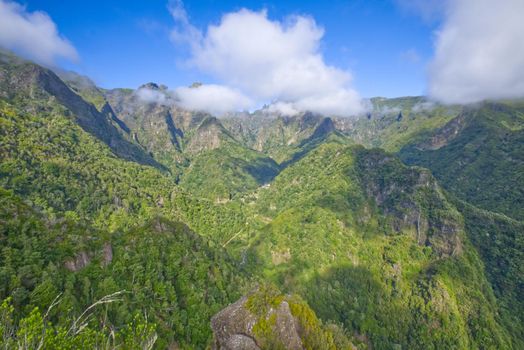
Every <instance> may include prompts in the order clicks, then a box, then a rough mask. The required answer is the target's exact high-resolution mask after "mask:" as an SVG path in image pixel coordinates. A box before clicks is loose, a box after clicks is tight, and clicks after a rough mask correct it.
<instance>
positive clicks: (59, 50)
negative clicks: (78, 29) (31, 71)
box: [0, 0, 78, 65]
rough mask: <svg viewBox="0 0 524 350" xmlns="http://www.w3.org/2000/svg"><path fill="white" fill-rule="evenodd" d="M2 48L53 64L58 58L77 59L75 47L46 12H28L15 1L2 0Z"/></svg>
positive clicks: (0, 11) (0, 14)
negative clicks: (59, 31) (62, 34)
mask: <svg viewBox="0 0 524 350" xmlns="http://www.w3.org/2000/svg"><path fill="white" fill-rule="evenodd" d="M0 46H3V47H5V48H7V49H10V50H13V51H15V52H17V53H19V54H21V55H23V56H26V57H27V58H30V59H33V60H35V61H37V62H40V63H43V64H48V65H51V64H53V63H54V62H55V60H56V58H57V57H64V58H67V59H70V60H73V61H74V60H77V59H78V54H77V52H76V50H75V48H74V47H73V46H72V45H71V44H70V43H69V42H68V41H67V40H66V39H64V38H63V37H61V36H60V34H59V33H58V31H57V28H56V25H55V23H54V22H53V20H52V19H51V18H50V17H49V16H48V15H47V14H46V13H44V12H40V11H36V12H27V10H26V9H25V7H23V6H21V5H19V4H18V3H16V2H11V1H6V0H0Z"/></svg>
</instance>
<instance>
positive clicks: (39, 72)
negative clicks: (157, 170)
mask: <svg viewBox="0 0 524 350" xmlns="http://www.w3.org/2000/svg"><path fill="white" fill-rule="evenodd" d="M0 96H1V97H2V99H5V100H8V101H10V102H11V103H13V104H15V105H16V106H17V107H18V108H19V109H22V110H24V111H27V112H30V113H38V114H40V113H42V114H47V113H54V112H57V113H60V114H62V115H65V116H67V117H69V118H70V119H72V120H74V121H75V122H76V123H77V124H78V125H80V126H81V127H82V128H83V129H84V130H85V131H87V132H88V133H90V134H92V135H94V136H95V137H97V138H98V139H99V140H101V141H103V142H104V143H106V144H107V145H109V146H110V147H111V149H112V150H113V152H115V154H117V155H118V156H120V157H122V158H125V159H130V160H134V161H137V162H140V163H142V164H148V165H155V166H160V165H159V164H158V163H157V162H155V160H154V159H152V158H151V157H150V156H149V155H148V154H146V153H145V152H144V150H143V149H142V148H140V147H138V146H137V145H136V144H134V143H132V142H130V141H128V140H127V138H126V135H125V131H123V130H122V129H120V127H119V126H118V123H116V122H114V121H113V120H112V119H110V118H109V117H108V115H105V114H102V113H101V112H99V111H98V110H97V109H96V107H95V106H93V105H92V104H90V103H88V102H86V101H84V100H83V99H82V98H81V97H80V96H79V95H77V94H76V93H74V92H73V91H72V90H71V89H70V88H69V87H68V86H67V85H66V84H65V83H64V82H63V81H62V80H60V78H58V76H56V74H55V73H53V72H52V71H50V70H49V69H46V68H43V67H41V66H38V65H36V64H34V63H31V62H27V61H23V60H21V59H19V58H17V57H13V56H10V55H6V54H3V53H0Z"/></svg>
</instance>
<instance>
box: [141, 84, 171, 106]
mask: <svg viewBox="0 0 524 350" xmlns="http://www.w3.org/2000/svg"><path fill="white" fill-rule="evenodd" d="M135 94H136V96H137V97H138V99H139V100H140V101H142V102H145V103H156V104H159V105H170V104H171V103H172V101H170V98H169V96H168V95H167V94H166V92H164V91H160V90H155V89H150V88H147V87H141V88H139V89H138V90H136V92H135Z"/></svg>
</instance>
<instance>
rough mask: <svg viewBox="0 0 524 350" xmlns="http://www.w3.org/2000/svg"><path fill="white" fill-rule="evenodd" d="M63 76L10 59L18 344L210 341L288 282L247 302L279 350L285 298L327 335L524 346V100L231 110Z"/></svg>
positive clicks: (5, 285) (1, 65)
mask: <svg viewBox="0 0 524 350" xmlns="http://www.w3.org/2000/svg"><path fill="white" fill-rule="evenodd" d="M2 57H4V56H2ZM62 77H63V79H64V80H65V82H64V81H62V80H61V79H60V78H59V77H58V76H57V75H55V74H53V73H52V72H50V71H48V70H46V69H44V68H41V67H39V66H37V65H34V64H31V63H28V62H24V61H20V60H18V59H15V58H13V57H10V58H9V57H8V58H4V59H2V60H1V62H0V204H1V205H0V300H4V302H3V303H2V304H1V306H0V317H1V319H2V320H8V321H6V322H4V323H3V324H1V325H0V328H1V327H4V324H9V327H8V328H5V327H4V328H2V332H0V337H2V338H0V343H2V345H6V344H7V345H8V347H9V346H11V347H16V346H17V345H18V344H17V342H19V341H21V339H26V338H27V336H26V335H27V334H32V336H31V339H33V340H34V344H36V340H35V339H40V338H39V336H37V335H36V334H43V333H42V329H43V328H42V327H44V325H45V326H46V327H48V328H47V329H49V337H46V339H47V340H46V341H47V342H48V343H45V345H46V347H48V348H57V347H59V346H61V347H62V348H70V349H73V348H82V347H83V348H94V347H96V346H99V344H102V343H106V342H108V341H109V342H112V343H111V344H112V346H113V347H120V348H143V347H144V346H145V342H149V341H152V339H153V338H154V337H155V335H156V336H157V337H158V339H157V340H156V341H155V346H156V348H159V349H160V348H168V347H171V348H182V349H185V348H187V349H190V348H206V347H207V346H211V344H212V342H213V336H212V332H213V331H214V332H215V337H216V335H217V333H220V329H219V328H220V327H219V328H217V329H213V331H212V329H211V323H212V322H211V320H212V319H215V320H216V319H217V318H216V317H215V318H213V315H221V314H222V315H224V312H225V311H224V312H219V311H220V310H226V311H227V310H231V308H230V307H227V306H228V304H230V303H231V302H234V301H235V300H238V298H240V297H241V295H245V294H246V293H247V292H248V291H250V290H253V287H254V286H256V285H258V286H268V285H270V284H271V283H274V284H276V285H277V287H278V288H280V289H281V290H282V291H283V292H284V293H286V294H281V293H280V292H278V291H275V290H273V289H272V288H269V289H268V290H265V291H264V288H265V287H262V289H263V292H262V293H260V292H259V293H255V294H253V292H249V293H248V296H247V297H245V298H241V299H240V300H243V301H245V303H244V304H245V305H247V306H246V307H247V308H248V309H249V310H250V311H249V312H250V313H251V314H252V315H255V316H256V322H255V324H256V325H257V326H256V329H255V328H253V329H255V331H254V333H253V334H251V333H249V332H251V331H252V329H251V330H250V331H249V332H248V333H249V334H251V335H252V336H253V337H254V339H259V340H260V342H261V343H263V344H266V345H267V346H266V348H271V346H270V345H268V344H280V343H281V340H282V338H281V337H280V335H281V334H280V333H278V327H277V326H278V325H279V324H283V323H282V319H280V320H276V321H277V322H273V321H275V320H274V318H275V317H276V316H274V315H275V314H279V315H281V316H282V317H284V316H285V317H287V319H291V318H293V319H294V320H295V321H293V322H294V324H295V325H298V326H296V327H298V328H297V334H298V335H299V338H300V339H301V340H300V341H301V342H303V345H304V344H305V347H307V344H309V345H311V346H310V348H319V347H320V346H321V345H320V344H322V346H324V345H328V346H326V348H350V347H351V346H352V345H351V343H353V344H356V345H357V346H358V348H359V349H398V348H405V349H448V348H456V349H520V348H523V347H524V327H523V326H522V325H523V324H524V322H523V320H522V314H524V309H523V305H522V301H521V299H522V298H521V297H520V296H521V295H522V293H523V292H524V290H523V289H522V288H523V286H524V283H523V279H524V277H523V276H524V274H523V271H522V266H524V259H523V256H522V251H523V247H522V244H523V242H522V234H523V233H524V228H523V226H522V222H521V221H519V220H520V219H521V218H520V216H519V213H520V211H521V209H522V206H521V198H522V193H521V189H522V187H523V186H520V185H521V180H522V176H521V173H523V171H522V169H521V168H522V166H521V165H522V159H521V158H522V152H521V145H522V144H523V142H522V141H523V140H522V139H521V138H522V137H521V136H522V135H521V134H522V132H521V131H522V118H523V112H522V111H523V110H522V105H521V104H519V102H503V103H490V104H486V105H483V106H480V107H475V108H471V107H467V108H466V107H461V106H454V107H444V106H440V105H429V104H428V103H429V102H428V101H426V100H425V99H423V98H401V99H392V100H387V99H374V100H373V101H372V103H373V105H374V107H373V108H374V110H373V112H372V113H371V114H370V116H369V118H368V117H367V116H364V117H363V118H360V119H353V120H351V119H336V118H326V117H323V116H319V115H316V114H311V113H304V114H301V115H298V116H295V117H283V116H278V117H276V116H267V115H266V116H262V115H259V114H261V113H262V112H257V113H258V114H257V113H254V114H251V115H248V116H228V117H227V118H225V119H217V118H214V117H211V116H209V115H206V114H204V113H195V112H189V111H184V110H182V109H180V108H179V107H177V106H176V104H171V103H154V102H151V101H150V102H144V101H142V100H140V99H139V97H138V92H137V91H134V90H128V89H115V90H103V89H99V88H97V87H96V86H95V85H94V84H92V83H89V82H88V81H85V80H84V79H83V78H81V77H78V76H76V75H74V74H73V75H71V74H69V75H67V76H64V75H62ZM147 88H150V89H158V90H159V91H164V90H165V88H164V87H161V86H160V87H159V86H156V87H155V86H153V85H151V84H148V85H147ZM259 117H260V118H265V119H256V118H259ZM348 135H349V137H348ZM356 143H361V144H364V145H365V146H380V147H382V148H384V149H387V150H389V151H394V152H397V151H399V152H398V155H399V156H400V157H401V158H402V159H403V160H404V161H405V162H407V163H409V164H416V165H422V166H426V167H428V168H430V170H427V169H425V168H421V167H418V166H407V165H405V164H404V163H402V161H401V160H400V159H399V158H397V156H396V155H394V154H392V153H386V152H384V151H382V150H379V149H366V148H365V147H364V146H362V145H357V144H356ZM166 169H167V170H169V171H166ZM430 171H431V172H430ZM433 174H434V175H435V177H434V176H433ZM441 183H442V185H443V186H442V187H441V185H440V184H441ZM479 189H480V190H479ZM480 208H482V209H480ZM486 209H487V210H492V211H497V212H500V213H503V214H495V213H493V212H490V211H487V210H486ZM504 214H507V215H508V216H512V217H513V218H510V217H508V216H505V215H504ZM268 283H269V284H268ZM119 291H125V292H122V293H121V294H120V293H119ZM112 293H117V294H114V295H115V296H116V299H117V300H114V301H112V302H110V303H109V302H108V303H107V304H101V305H98V306H97V307H94V308H92V309H90V311H89V315H90V316H89V320H88V322H87V323H86V328H85V332H78V333H76V332H75V333H74V334H72V333H71V332H68V330H67V329H69V327H70V325H71V322H74V319H75V318H76V317H78V316H79V315H80V314H81V313H82V312H83V310H85V309H86V308H87V307H88V306H89V305H91V304H92V303H94V302H96V301H97V300H99V299H100V298H103V297H104V296H106V295H111V294H112ZM57 295H59V296H60V297H59V298H58V299H57V301H58V304H57V305H55V306H54V307H53V308H52V310H51V311H50V312H49V313H47V316H45V315H46V310H47V308H48V307H49V306H50V305H52V304H53V300H54V299H55V297H56V296H57ZM302 299H304V300H302ZM284 302H285V303H284ZM235 304H236V303H235ZM235 304H233V305H235ZM244 304H243V305H244ZM285 305H287V306H285ZM286 307H288V308H289V312H287V311H286V310H287V309H286ZM310 307H311V309H310ZM35 308H38V310H39V311H38V310H36V309H35ZM233 309H234V308H233ZM279 312H280V313H279ZM225 314H228V313H227V312H225ZM279 322H280V323H279ZM284 323H285V322H284ZM236 326H237V325H235V326H234V327H233V326H232V328H234V329H236V328H235V327H236ZM228 327H229V326H228ZM253 327H254V326H253ZM5 329H9V332H7V333H5V332H3V330H5ZM112 331H114V334H115V336H114V338H111V334H113V333H111V332H112ZM28 332H29V333H28ZM31 332H32V333H31ZM275 332H276V333H275ZM5 334H8V336H7V338H6V335H5ZM46 334H47V333H46ZM279 334H280V335H279ZM241 335H243V336H245V334H244V333H242V334H241ZM251 335H250V337H251ZM24 337H26V338H24ZM257 337H258V338H257ZM108 339H112V340H108ZM235 339H237V338H235ZM215 340H216V339H215ZM244 340H245V339H244ZM312 344H313V345H312ZM7 345H6V346H7ZM280 345H281V344H280ZM36 346H37V345H36ZM36 346H35V347H36Z"/></svg>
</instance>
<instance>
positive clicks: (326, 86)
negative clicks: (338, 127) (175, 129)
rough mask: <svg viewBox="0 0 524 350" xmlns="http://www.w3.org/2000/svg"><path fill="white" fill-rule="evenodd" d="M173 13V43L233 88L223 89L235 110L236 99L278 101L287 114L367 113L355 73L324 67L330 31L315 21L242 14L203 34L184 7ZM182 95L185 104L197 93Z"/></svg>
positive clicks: (198, 66) (228, 17) (243, 102)
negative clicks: (326, 34)
mask: <svg viewBox="0 0 524 350" xmlns="http://www.w3.org/2000/svg"><path fill="white" fill-rule="evenodd" d="M170 11H171V14H172V16H173V19H174V20H175V22H176V25H175V28H174V29H173V31H172V33H171V39H172V40H173V42H174V43H176V44H180V43H186V44H189V49H190V58H189V62H188V63H189V64H190V65H191V66H192V67H195V68H196V69H198V70H200V71H201V72H204V73H207V74H209V75H211V76H213V77H214V78H216V79H218V80H219V81H220V82H222V83H223V84H224V85H225V86H227V87H225V86H224V87H223V89H227V90H228V93H229V95H227V98H228V99H229V98H230V99H231V101H229V102H230V103H229V104H230V105H235V103H233V101H232V99H233V98H235V97H236V98H238V101H237V103H236V104H237V105H238V106H248V102H250V103H251V104H250V106H249V107H256V104H259V105H260V104H261V103H265V102H267V101H272V102H273V107H274V109H276V110H279V111H281V112H282V113H290V112H293V111H294V112H298V111H305V110H309V111H313V112H319V113H324V114H329V115H340V116H347V115H352V114H356V113H359V112H361V111H362V110H363V107H362V103H361V100H360V97H359V95H358V93H357V92H356V91H355V90H354V89H353V88H352V87H351V84H350V83H351V74H350V72H348V71H345V70H341V69H339V68H336V67H333V66H330V65H328V64H326V63H325V62H324V59H323V57H322V54H321V52H320V49H319V46H320V42H321V39H322V37H323V35H324V31H323V29H322V28H321V27H319V26H318V25H317V24H316V23H315V21H314V20H313V19H312V18H310V17H306V16H292V17H288V18H287V19H285V20H284V21H281V22H280V21H273V20H270V19H269V18H268V16H267V12H266V11H260V12H254V11H251V10H247V9H242V10H239V11H237V12H232V13H228V14H225V15H224V16H223V17H222V19H221V21H220V23H218V24H216V25H209V26H208V28H207V30H206V31H205V33H202V32H200V31H198V30H197V29H196V28H195V27H194V26H192V25H191V23H190V22H189V20H188V18H187V14H186V13H185V11H184V8H183V7H182V3H181V2H175V3H172V6H171V7H170ZM204 87H205V85H204ZM181 91H182V93H180V94H179V95H180V97H181V99H182V101H184V102H186V100H185V99H186V98H188V96H190V95H191V96H192V97H195V96H196V94H197V92H196V91H191V92H190V93H189V94H187V93H188V92H189V90H181ZM204 91H205V92H206V93H207V94H209V95H211V96H214V93H215V92H218V86H216V85H215V86H212V87H210V88H207V89H205V90H202V91H199V92H198V95H203V94H204ZM232 91H236V93H231V92H232ZM204 101H205V100H204V99H200V98H195V99H192V101H191V102H189V101H187V105H192V106H194V107H195V108H197V107H198V105H199V102H204Z"/></svg>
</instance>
